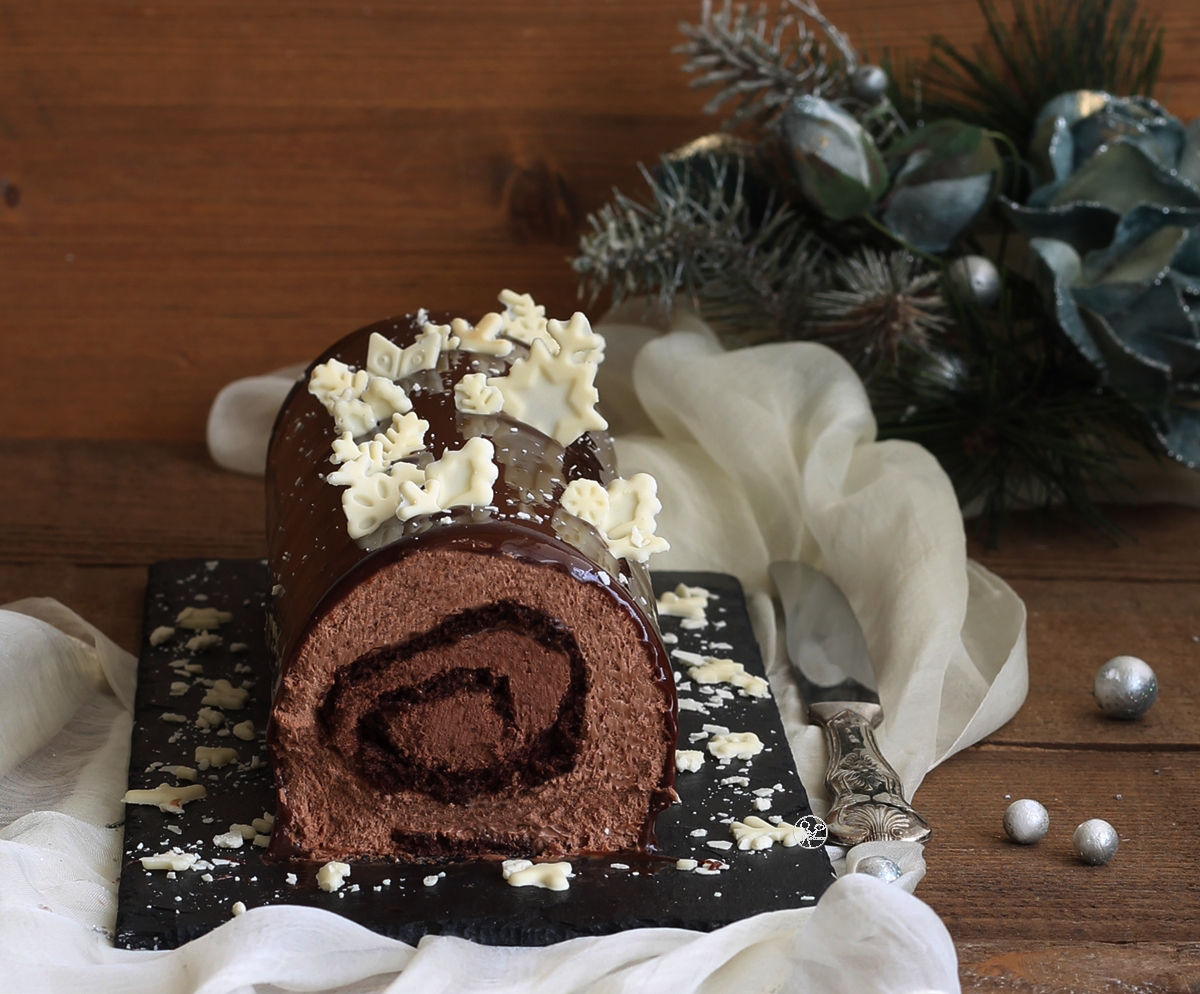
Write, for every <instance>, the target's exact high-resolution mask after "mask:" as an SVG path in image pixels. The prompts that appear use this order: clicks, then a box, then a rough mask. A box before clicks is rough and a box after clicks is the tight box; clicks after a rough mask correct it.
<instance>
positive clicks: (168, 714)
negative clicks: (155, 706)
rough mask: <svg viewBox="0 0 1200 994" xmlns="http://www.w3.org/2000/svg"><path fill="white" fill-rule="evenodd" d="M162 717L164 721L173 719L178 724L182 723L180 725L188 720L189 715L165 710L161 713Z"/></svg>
mask: <svg viewBox="0 0 1200 994" xmlns="http://www.w3.org/2000/svg"><path fill="white" fill-rule="evenodd" d="M171 686H172V687H173V686H175V685H174V684H171ZM185 686H186V684H185ZM160 718H161V720H162V721H173V722H175V723H176V724H180V725H182V724H184V723H185V722H186V721H187V715H185V714H175V713H174V712H173V711H164V712H163V713H162V715H160Z"/></svg>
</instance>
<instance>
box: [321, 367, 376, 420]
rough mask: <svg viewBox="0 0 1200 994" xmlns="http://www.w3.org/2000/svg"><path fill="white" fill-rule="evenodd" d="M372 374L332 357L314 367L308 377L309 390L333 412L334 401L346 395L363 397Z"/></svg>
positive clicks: (326, 408)
mask: <svg viewBox="0 0 1200 994" xmlns="http://www.w3.org/2000/svg"><path fill="white" fill-rule="evenodd" d="M370 378H371V377H370V374H369V373H368V372H367V371H366V370H365V369H360V370H358V371H357V372H356V371H354V370H352V369H351V368H350V367H349V366H347V365H346V364H345V363H344V362H340V361H338V360H337V359H330V360H328V361H327V362H323V363H320V364H319V365H317V366H314V367H313V371H312V373H311V374H310V375H309V377H308V392H309V393H311V394H312V395H313V396H314V397H316V398H317V400H319V401H320V402H321V405H322V406H323V407H324V408H325V410H327V411H328V412H329V413H330V414H332V413H333V405H334V403H335V402H336V401H337V400H339V399H341V398H345V397H361V396H362V393H363V391H364V390H366V389H367V383H368V382H370Z"/></svg>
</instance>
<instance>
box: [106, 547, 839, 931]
mask: <svg viewBox="0 0 1200 994" xmlns="http://www.w3.org/2000/svg"><path fill="white" fill-rule="evenodd" d="M267 576H268V575H267V568H266V564H265V562H263V561H261V560H215V559H214V560H199V559H197V560H175V561H171V562H164V563H158V564H156V565H155V566H153V567H152V568H151V571H150V580H149V586H148V589H147V592H146V612H145V626H144V632H145V635H144V642H143V648H142V655H141V660H140V663H139V669H138V691H137V704H136V710H135V716H134V718H135V720H134V728H133V742H132V751H131V755H130V762H129V787H130V788H131V789H133V788H143V787H145V788H149V787H155V786H157V785H158V784H159V783H163V782H167V783H172V784H174V783H177V782H178V783H184V782H185V781H176V780H175V779H174V778H173V777H171V776H169V775H166V774H163V773H162V772H161V771H160V770H159V769H158V768H156V767H155V766H154V764H158V765H159V766H161V765H162V764H167V765H180V766H188V767H195V766H196V763H195V762H194V751H195V747H196V746H197V745H208V746H230V747H233V748H236V749H237V751H238V760H239V761H238V762H237V763H231V764H230V765H228V766H225V767H223V768H221V769H218V770H208V771H206V772H202V773H200V774H199V782H200V783H202V784H204V785H205V787H206V788H207V789H208V796H207V797H206V798H204V799H202V800H196V801H192V802H190V803H188V804H187V805H186V806H185V808H184V812H183V814H182V815H170V814H165V813H163V812H161V811H160V810H159V809H158V808H157V807H149V806H145V805H129V806H128V807H127V809H126V814H125V842H124V860H123V869H122V873H121V884H120V892H119V896H118V911H117V929H116V944H117V946H119V947H123V948H128V949H167V948H174V947H176V946H179V945H182V944H183V943H185V942H187V941H188V940H190V939H193V938H196V937H197V936H200V935H203V934H205V933H206V932H209V931H211V930H212V929H214V928H216V927H217V926H219V925H220V924H222V923H223V922H225V921H227V920H228V919H229V917H230V914H231V908H232V906H233V905H234V903H235V902H238V901H241V902H242V903H243V904H245V905H246V907H247V908H254V907H258V906H260V905H268V904H302V905H309V906H313V907H319V908H325V909H327V910H330V911H334V912H337V913H338V914H341V915H344V916H345V917H347V918H349V919H351V920H352V921H355V922H358V923H359V924H361V925H363V926H365V927H367V928H370V929H373V930H374V931H376V932H379V933H381V934H383V935H386V936H389V937H391V938H395V939H401V940H403V941H405V942H410V943H415V942H416V941H417V940H418V939H420V937H421V936H423V935H425V934H442V935H457V936H462V937H464V938H468V939H473V940H475V941H478V942H484V943H489V944H497V945H499V944H504V945H509V944H511V945H547V944H549V943H552V942H557V941H560V940H563V939H569V938H575V937H578V936H583V935H602V934H607V933H611V932H618V931H621V930H624V929H628V928H637V927H643V926H674V927H682V928H691V929H699V930H705V931H706V930H710V929H715V928H719V927H721V926H722V925H726V924H728V923H730V922H733V921H737V920H739V919H742V918H746V917H749V916H751V915H755V914H759V913H761V912H764V911H775V910H779V909H782V908H795V907H804V906H807V905H811V903H812V902H814V901H815V900H816V899H817V898H818V897H819V896H820V895H821V893H822V892H823V891H824V890H825V888H826V887H828V886H829V884H830V883H832V882H833V872H832V870H831V868H830V865H829V860H828V858H827V856H826V854H825V850H824V849H823V848H818V849H805V848H802V847H799V846H796V847H792V848H786V849H785V848H783V847H781V846H773V847H772V848H770V849H767V850H764V851H761V852H741V851H739V850H737V849H736V848H734V849H731V850H727V851H723V850H720V849H717V848H715V847H712V846H710V845H709V843H710V842H713V841H724V840H729V839H731V836H730V834H729V829H728V822H729V821H730V820H732V819H734V818H736V819H738V820H744V819H745V818H746V816H747V815H751V814H757V815H759V816H760V817H764V818H766V817H768V816H770V815H773V814H778V815H781V816H783V818H784V819H785V820H787V821H789V822H793V823H794V822H795V821H796V820H797V819H799V818H801V817H803V816H805V815H808V814H810V813H811V812H810V809H809V806H808V799H807V797H806V795H805V793H804V788H803V787H802V786H801V784H800V779H799V777H798V776H797V774H796V769H795V765H794V763H793V761H792V756H791V751H790V749H789V747H788V744H787V740H786V738H785V737H784V732H783V726H782V723H781V721H780V718H779V712H778V710H777V709H776V707H775V705H774V703H773V701H772V700H771V699H770V698H767V699H759V700H756V699H752V698H746V697H741V696H738V695H736V694H733V693H730V691H729V688H728V687H727V685H723V684H722V685H717V686H718V687H721V688H724V689H723V690H721V691H718V692H717V693H716V694H713V693H712V692H711V691H703V690H702V688H700V687H695V686H691V685H690V684H689V682H688V681H687V675H686V669H685V668H684V667H683V666H682V665H680V664H679V663H678V661H677V660H675V662H676V667H675V668H676V670H677V671H679V673H680V674H681V676H682V683H681V688H682V689H681V692H680V698H681V699H682V700H688V699H690V700H695V701H700V702H701V703H703V704H704V705H705V707H706V710H707V711H708V714H704V713H701V712H699V711H696V710H681V711H680V715H679V725H680V736H679V739H680V741H679V745H680V747H681V748H685V749H686V748H698V749H703V748H704V742H703V740H699V741H697V742H696V743H695V744H691V743H689V736H690V735H691V734H693V733H701V732H702V727H703V725H705V724H715V725H721V726H725V727H727V728H729V729H730V730H732V731H753V732H755V733H756V734H757V735H758V736H759V738H760V739H762V741H763V742H764V743H765V749H764V751H763V752H762V753H760V754H759V755H758V756H756V757H755V758H754V759H753V760H752V761H751V762H749V763H746V762H742V761H737V760H735V761H734V762H733V763H732V764H730V765H728V766H721V765H719V764H718V763H717V762H716V761H714V760H713V758H712V757H711V756H706V760H705V763H704V765H703V767H701V769H700V770H699V771H698V772H696V773H680V774H679V776H678V780H677V789H678V792H679V795H680V799H681V803H680V804H676V805H673V806H672V807H671V808H670V809H668V810H667V811H666V812H664V813H663V814H662V815H661V816H660V817H659V820H658V837H659V849H660V852H661V853H662V854H663V856H665V857H669V859H656V858H650V857H645V856H639V855H635V854H631V855H629V856H624V855H616V856H611V857H606V858H603V859H590V860H581V861H578V862H577V863H576V864H575V873H576V876H575V877H574V878H573V879H572V880H571V886H570V889H569V890H567V891H563V892H552V891H547V890H541V889H538V888H533V887H524V888H515V887H510V886H508V885H507V884H505V883H504V881H503V879H502V878H501V875H500V868H499V865H498V863H496V862H482V861H481V862H470V863H460V864H451V865H445V866H431V865H428V864H425V865H413V864H401V863H371V864H361V863H360V864H355V865H354V867H353V870H352V873H351V875H350V877H349V879H348V881H347V886H344V887H342V889H341V890H340V891H338V892H337V893H326V892H325V891H322V890H320V889H318V888H317V886H316V882H315V876H316V869H317V866H316V864H301V865H295V866H281V865H269V864H266V863H264V862H263V861H262V855H263V852H264V850H262V849H260V848H256V847H255V846H254V845H253V844H252V843H250V842H246V843H245V844H244V845H243V846H242V848H240V849H219V848H217V847H216V846H215V845H214V843H213V837H214V836H216V835H218V834H222V833H225V832H227V831H228V830H229V827H230V825H231V824H232V823H239V824H247V823H249V822H251V820H252V819H254V818H258V817H261V816H262V815H263V813H264V812H269V811H273V810H274V805H275V798H274V788H273V782H272V778H271V774H270V770H269V768H268V766H267V764H266V752H265V746H264V745H263V739H264V733H265V729H266V724H267V714H268V709H269V706H270V687H271V661H270V656H269V653H268V651H267V648H266V645H265V641H264V635H263V633H264V600H265V597H266V591H267V585H268V583H269V581H268V578H267ZM679 583H686V584H689V585H692V586H702V587H705V588H706V589H708V590H709V591H710V592H711V593H712V594H714V595H716V596H715V598H714V599H710V601H709V606H708V619H709V623H708V626H707V627H706V628H704V629H701V630H687V629H684V628H683V627H682V626H681V623H680V619H678V618H669V617H668V618H664V619H663V626H662V627H663V631H664V635H665V636H666V639H667V640H668V642H670V640H671V639H672V637H675V638H677V639H678V642H677V643H672V644H668V646H667V648H668V650H676V649H679V650H684V651H690V652H696V653H700V654H704V655H711V656H718V657H727V658H733V659H736V660H737V661H738V662H741V663H743V664H744V665H745V667H746V669H747V671H748V672H750V673H752V674H755V675H759V676H762V675H763V668H762V662H761V659H760V656H759V652H758V646H757V643H756V642H755V639H754V634H753V631H752V629H751V627H750V622H749V618H748V616H747V614H746V608H745V601H744V598H743V595H742V590H741V586H740V585H739V584H738V582H737V580H736V579H734V578H733V577H730V576H725V575H722V574H717V573H666V572H664V573H658V574H655V576H654V586H655V591H656V593H657V594H659V595H660V596H661V594H662V592H663V591H664V590H672V589H674V588H675V586H676V585H677V584H679ZM188 605H195V606H197V607H216V608H220V609H222V610H228V611H230V612H232V614H233V620H232V622H230V623H227V624H225V625H222V626H221V628H220V630H219V631H220V635H221V637H222V639H223V643H222V644H221V645H219V646H214V647H212V648H210V649H208V650H205V651H201V652H197V653H192V652H189V651H188V650H187V649H186V648H185V646H184V642H185V641H186V639H187V638H188V637H189V636H190V635H192V634H193V633H191V632H187V631H184V630H182V629H180V630H177V632H176V634H175V636H174V637H173V638H171V639H169V640H168V641H166V642H164V643H162V644H160V645H158V646H152V645H150V642H149V636H150V633H151V632H153V631H154V629H155V628H157V627H158V626H160V625H173V624H174V619H175V617H176V615H177V614H178V612H179V611H180V610H181V609H182V608H184V607H187V606H188ZM239 643H240V645H239ZM235 646H236V647H237V649H238V651H233V648H234V647H235ZM243 647H244V648H243ZM177 660H186V661H187V662H188V663H193V664H194V663H199V664H201V665H202V667H203V672H202V673H199V674H186V675H181V674H180V673H179V672H177V670H176V669H173V668H172V667H171V666H170V665H169V664H170V663H171V662H172V661H177ZM221 678H224V679H228V680H229V681H230V682H231V683H232V684H233V685H234V686H238V685H239V684H240V683H242V681H246V683H247V685H248V686H250V687H251V691H250V697H249V699H248V700H247V702H246V706H245V707H244V708H243V709H241V710H231V711H229V712H227V716H228V719H229V720H228V721H227V723H226V727H229V725H230V724H233V723H237V722H241V721H245V720H246V719H250V720H251V721H253V722H254V727H255V729H256V732H257V734H256V737H255V740H254V741H252V742H247V741H241V740H239V739H237V738H235V737H233V736H231V735H230V736H218V734H217V733H216V732H215V731H207V732H203V731H201V730H199V729H197V728H196V726H195V718H196V714H197V712H198V711H199V709H200V707H201V698H203V696H204V694H205V692H206V689H207V688H206V686H205V685H204V683H203V682H202V681H203V680H209V681H211V680H214V679H221ZM184 680H186V681H187V682H188V683H189V684H191V685H190V686H189V687H188V689H187V690H186V692H185V693H183V694H181V695H172V694H171V684H172V683H173V682H181V681H184ZM177 689H178V688H177ZM685 707H686V705H685ZM164 713H174V714H182V715H185V716H187V719H188V720H187V723H186V724H179V723H172V722H168V721H164V720H163V719H162V715H163V714H164ZM256 763H257V764H259V765H257V766H255V764H256ZM730 777H746V778H748V780H749V783H748V784H744V785H743V784H740V783H736V782H734V783H722V782H721V781H722V780H726V779H728V778H730ZM776 785H778V786H779V788H780V789H778V790H775V791H774V792H773V794H772V797H771V807H770V809H769V810H767V811H757V810H755V809H754V807H753V801H754V796H755V795H754V794H753V791H754V790H755V789H756V788H758V789H762V788H773V787H775V786H776ZM174 829H177V830H178V832H176V831H174ZM700 830H704V831H706V832H707V835H705V836H702V835H695V834H693V833H695V832H698V831H700ZM171 847H178V848H180V849H182V850H184V851H187V852H195V853H197V854H198V855H199V856H200V857H201V859H203V860H205V861H209V862H210V863H213V865H212V866H211V867H210V868H202V869H200V870H187V871H181V872H179V873H178V874H177V875H176V877H175V878H174V879H171V878H168V877H167V875H166V873H165V872H164V871H161V870H160V871H153V872H151V871H147V870H144V869H143V868H142V866H141V864H140V863H139V862H138V857H140V856H146V855H152V854H155V853H160V852H164V851H166V850H167V849H170V848H171ZM680 857H688V858H693V859H697V860H702V861H703V860H721V861H723V862H724V863H725V864H727V867H728V868H727V869H723V870H722V871H721V872H719V873H715V874H702V873H697V872H685V871H680V870H677V869H676V868H675V866H674V862H673V861H674V860H675V859H676V858H680ZM216 860H225V861H226V862H220V863H218V862H216ZM613 864H618V867H617V868H614V866H613ZM621 864H624V865H625V866H627V868H626V869H621V868H619V867H620V865H621ZM206 872H207V873H209V874H211V876H212V880H211V881H206V880H204V879H203V874H205V873H206ZM288 873H295V874H296V877H297V883H296V884H295V885H289V884H288V883H287V875H288ZM434 874H437V875H438V879H437V882H436V883H435V884H433V885H432V886H427V885H426V884H425V883H424V881H425V879H426V878H427V877H429V876H431V875H434ZM385 881H388V882H387V883H385ZM351 887H357V888H358V889H357V890H352V889H351Z"/></svg>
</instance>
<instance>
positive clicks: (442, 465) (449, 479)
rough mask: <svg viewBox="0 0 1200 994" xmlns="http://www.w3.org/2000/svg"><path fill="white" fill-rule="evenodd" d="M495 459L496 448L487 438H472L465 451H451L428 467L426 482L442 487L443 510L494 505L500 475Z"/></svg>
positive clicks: (464, 448) (441, 502) (468, 441)
mask: <svg viewBox="0 0 1200 994" xmlns="http://www.w3.org/2000/svg"><path fill="white" fill-rule="evenodd" d="M495 455H496V449H495V447H494V446H493V445H492V443H491V442H490V441H488V440H487V439H486V438H472V439H468V440H467V443H466V444H465V445H464V446H463V447H462V448H461V449H455V450H450V449H447V450H446V451H445V452H443V453H442V457H441V458H440V459H438V460H437V461H435V462H431V463H430V464H429V465H428V466H426V467H425V479H426V481H428V482H436V483H438V484H439V485H440V487H441V492H440V493H439V494H438V502H439V503H440V504H441V507H442V510H448V509H449V508H452V507H482V506H483V505H485V504H490V503H491V502H492V486H493V485H494V484H495V482H496V478H497V477H498V476H499V475H500V471H499V469H498V468H497V466H496V463H495Z"/></svg>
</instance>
